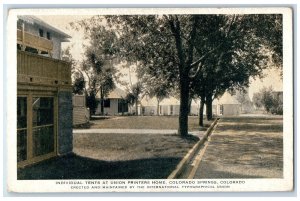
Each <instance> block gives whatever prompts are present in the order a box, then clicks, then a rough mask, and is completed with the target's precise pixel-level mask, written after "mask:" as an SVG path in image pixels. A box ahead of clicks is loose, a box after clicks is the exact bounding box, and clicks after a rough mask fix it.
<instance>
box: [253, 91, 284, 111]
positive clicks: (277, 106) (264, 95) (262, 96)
mask: <svg viewBox="0 0 300 201" xmlns="http://www.w3.org/2000/svg"><path fill="white" fill-rule="evenodd" d="M253 103H254V104H255V106H257V107H258V108H260V107H264V109H265V110H266V112H268V113H272V114H280V115H282V114H283V102H282V99H281V98H280V97H278V96H276V92H274V90H273V88H272V87H269V88H267V87H263V88H262V89H261V90H260V91H259V92H258V93H255V94H253Z"/></svg>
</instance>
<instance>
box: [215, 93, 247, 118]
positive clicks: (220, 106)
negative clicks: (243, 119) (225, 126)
mask: <svg viewBox="0 0 300 201" xmlns="http://www.w3.org/2000/svg"><path fill="white" fill-rule="evenodd" d="M241 112H242V108H241V104H240V103H239V102H238V101H237V99H236V96H235V95H231V94H230V93H228V92H225V93H224V95H223V96H222V97H221V98H220V99H215V100H214V101H213V114H214V115H218V116H234V115H239V114H241Z"/></svg>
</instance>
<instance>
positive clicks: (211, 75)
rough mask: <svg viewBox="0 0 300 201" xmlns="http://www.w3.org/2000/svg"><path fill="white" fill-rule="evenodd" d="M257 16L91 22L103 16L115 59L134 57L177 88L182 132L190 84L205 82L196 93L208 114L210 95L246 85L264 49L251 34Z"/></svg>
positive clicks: (117, 18)
mask: <svg viewBox="0 0 300 201" xmlns="http://www.w3.org/2000/svg"><path fill="white" fill-rule="evenodd" d="M259 20H266V19H263V18H261V17H260V15H126V16H121V15H117V16H95V17H94V18H92V19H91V20H90V21H91V22H93V23H95V22H103V21H105V23H106V24H107V25H108V27H110V29H111V30H113V31H114V32H115V34H116V35H117V42H116V43H114V44H116V45H115V46H114V47H117V48H113V49H114V50H116V52H117V54H118V57H119V58H120V59H124V60H126V61H129V62H139V63H140V65H139V66H140V68H141V71H143V70H144V71H146V73H147V74H149V75H151V77H155V78H156V77H157V75H159V76H162V77H163V78H164V80H165V81H167V82H168V83H170V89H172V90H173V91H178V93H179V97H180V114H179V128H178V133H179V134H180V135H181V136H186V135H187V134H188V132H187V131H188V113H189V100H190V95H191V94H190V87H191V85H192V84H194V85H197V84H199V85H204V87H200V88H203V89H201V90H200V92H199V94H203V93H204V95H203V96H205V103H206V105H207V109H208V110H207V111H208V113H207V117H208V118H209V119H210V118H211V116H212V115H211V114H212V112H211V111H212V109H211V108H212V107H211V106H212V100H213V99H214V98H215V97H217V96H220V95H221V94H223V93H224V92H225V91H226V90H227V89H229V88H233V87H242V86H246V85H247V84H248V83H249V77H250V76H255V75H259V74H260V73H261V71H262V66H263V65H261V63H260V62H261V60H262V57H261V56H262V55H264V52H263V48H262V46H261V45H259V44H260V43H259V42H261V41H262V40H267V37H259V35H257V34H256V33H261V32H262V31H263V27H260V30H259V31H258V28H256V24H255V22H257V21H259ZM267 20H272V19H267ZM93 23H92V24H93ZM271 25H272V23H271ZM101 26H102V25H101V24H100V23H97V24H96V23H95V26H93V27H91V28H89V29H100V30H101V29H102V28H101ZM268 29H269V27H268ZM257 45H258V46H257ZM256 64H259V65H256ZM248 68H249V69H248ZM247 69H248V70H247ZM196 83H197V84H196ZM195 91H196V90H195ZM197 93H198V92H197ZM199 96H200V95H199ZM201 100H203V102H204V99H201Z"/></svg>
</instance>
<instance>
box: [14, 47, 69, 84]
mask: <svg viewBox="0 0 300 201" xmlns="http://www.w3.org/2000/svg"><path fill="white" fill-rule="evenodd" d="M17 76H18V77H17V82H18V84H27V85H28V84H30V85H31V84H33V85H44V86H63V85H65V86H70V85H71V64H70V63H68V62H65V61H62V60H58V59H52V58H48V57H44V56H40V55H37V54H33V53H29V52H25V51H20V50H18V51H17Z"/></svg>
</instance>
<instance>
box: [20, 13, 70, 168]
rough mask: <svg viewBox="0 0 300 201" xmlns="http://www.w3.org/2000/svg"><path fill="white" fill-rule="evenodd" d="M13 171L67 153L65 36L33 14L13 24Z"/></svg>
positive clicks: (68, 119) (68, 125)
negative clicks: (14, 88)
mask: <svg viewBox="0 0 300 201" xmlns="http://www.w3.org/2000/svg"><path fill="white" fill-rule="evenodd" d="M17 28H18V29H17V33H16V34H17V161H18V167H22V166H25V165H28V164H31V163H35V162H38V161H41V160H44V159H48V158H50V157H53V156H56V155H60V154H66V153H68V152H71V151H72V87H71V64H70V63H68V62H65V61H62V60H60V57H61V53H60V52H61V43H62V42H65V41H68V38H70V36H68V35H67V34H65V33H63V32H61V31H59V30H58V29H56V28H54V27H53V26H51V25H49V24H47V23H45V22H43V21H42V20H40V19H38V18H36V17H33V16H18V22H17Z"/></svg>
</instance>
